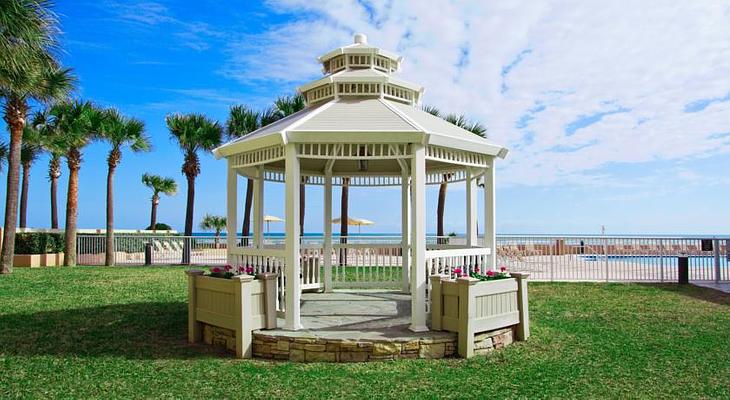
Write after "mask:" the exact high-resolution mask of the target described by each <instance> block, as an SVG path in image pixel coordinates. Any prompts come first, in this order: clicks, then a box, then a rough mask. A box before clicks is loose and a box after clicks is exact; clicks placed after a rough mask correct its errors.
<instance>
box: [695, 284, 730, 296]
mask: <svg viewBox="0 0 730 400" xmlns="http://www.w3.org/2000/svg"><path fill="white" fill-rule="evenodd" d="M690 283H691V284H693V285H695V286H701V287H705V288H709V289H715V290H719V291H721V292H725V293H730V282H720V283H716V282H708V281H692V282H690Z"/></svg>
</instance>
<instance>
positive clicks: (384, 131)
mask: <svg viewBox="0 0 730 400" xmlns="http://www.w3.org/2000/svg"><path fill="white" fill-rule="evenodd" d="M353 141H356V142H358V143H381V142H384V143H403V142H407V143H423V144H430V145H434V146H443V147H449V148H455V149H459V150H465V151H471V152H477V153H482V154H488V155H492V156H499V157H502V158H503V157H504V156H506V154H507V149H505V148H504V147H502V146H500V145H498V144H496V143H494V142H493V141H491V140H488V139H484V138H481V137H479V136H477V135H475V134H473V133H471V132H469V131H467V130H464V129H462V128H459V127H458V126H456V125H454V124H452V123H449V122H447V121H444V120H443V119H442V118H439V117H436V116H434V115H431V114H429V113H427V112H425V111H422V110H420V109H419V108H416V107H413V106H411V105H407V104H403V103H400V102H396V101H391V100H386V99H380V98H374V99H373V98H365V99H347V98H345V99H343V98H340V99H336V100H331V101H329V102H326V103H323V104H319V105H317V106H313V107H308V108H306V109H304V110H302V111H299V112H297V113H295V114H292V115H290V116H288V117H286V118H284V119H281V120H279V121H276V122H274V123H272V124H270V125H267V126H265V127H263V128H261V129H259V130H257V131H254V132H252V133H250V134H248V135H246V136H244V137H241V138H238V139H235V140H233V141H231V142H229V143H227V144H225V145H223V146H221V147H219V148H218V149H216V150H215V154H216V155H217V156H219V157H225V156H229V155H232V154H237V153H240V152H245V151H249V150H254V149H257V148H262V147H268V146H273V145H277V144H283V143H288V142H297V143H317V142H319V143H351V142H353Z"/></svg>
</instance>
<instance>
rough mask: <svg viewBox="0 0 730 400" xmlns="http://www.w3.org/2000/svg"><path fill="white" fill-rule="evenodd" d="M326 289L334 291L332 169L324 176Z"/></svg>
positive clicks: (326, 291)
mask: <svg viewBox="0 0 730 400" xmlns="http://www.w3.org/2000/svg"><path fill="white" fill-rule="evenodd" d="M322 223H323V224H324V254H323V257H324V291H325V293H330V292H332V170H328V171H325V177H324V221H322Z"/></svg>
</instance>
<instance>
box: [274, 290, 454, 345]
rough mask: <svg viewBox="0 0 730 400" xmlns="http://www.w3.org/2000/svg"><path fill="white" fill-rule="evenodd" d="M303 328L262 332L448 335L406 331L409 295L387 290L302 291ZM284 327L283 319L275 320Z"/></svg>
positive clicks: (384, 337) (356, 336) (373, 336)
mask: <svg viewBox="0 0 730 400" xmlns="http://www.w3.org/2000/svg"><path fill="white" fill-rule="evenodd" d="M301 313H302V314H301V319H302V325H303V326H304V329H303V330H300V331H287V330H284V329H276V330H268V331H262V333H264V332H265V333H266V334H269V335H281V336H291V337H321V338H326V339H350V340H363V339H365V340H393V341H408V340H414V339H431V338H433V339H436V338H444V337H451V336H453V335H454V334H453V333H448V332H434V331H429V332H421V333H415V332H411V331H410V330H408V325H409V324H410V321H411V296H410V295H409V294H403V293H400V292H397V291H388V290H365V289H363V290H336V291H334V292H333V293H303V294H302V306H301ZM278 325H279V326H284V320H283V319H281V318H280V319H279V320H278Z"/></svg>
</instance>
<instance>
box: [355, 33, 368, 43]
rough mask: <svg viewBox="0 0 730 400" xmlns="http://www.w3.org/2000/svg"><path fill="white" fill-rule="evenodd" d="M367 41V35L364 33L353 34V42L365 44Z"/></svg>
mask: <svg viewBox="0 0 730 400" xmlns="http://www.w3.org/2000/svg"><path fill="white" fill-rule="evenodd" d="M367 42H368V37H367V36H365V34H364V33H356V34H355V44H365V43H367Z"/></svg>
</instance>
